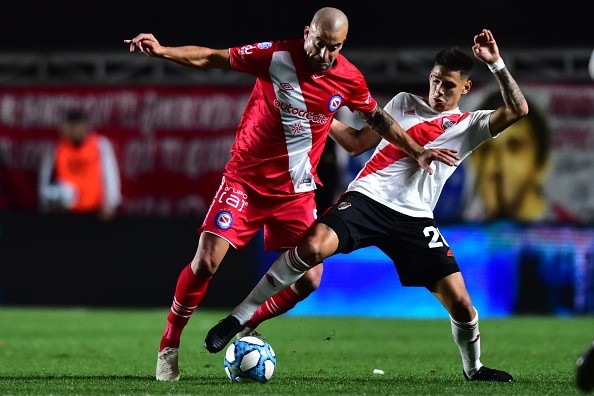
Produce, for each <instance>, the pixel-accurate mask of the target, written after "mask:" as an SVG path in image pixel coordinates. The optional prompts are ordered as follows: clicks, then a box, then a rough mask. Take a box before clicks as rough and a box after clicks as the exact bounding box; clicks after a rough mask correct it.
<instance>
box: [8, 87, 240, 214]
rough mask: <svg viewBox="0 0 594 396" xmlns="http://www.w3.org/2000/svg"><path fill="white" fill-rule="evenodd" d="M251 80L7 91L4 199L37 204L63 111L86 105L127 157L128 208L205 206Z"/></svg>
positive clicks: (187, 210) (170, 210)
mask: <svg viewBox="0 0 594 396" xmlns="http://www.w3.org/2000/svg"><path fill="white" fill-rule="evenodd" d="M250 92H251V89H250V87H150V88H149V87H74V88H73V87H40V88H37V87H35V88H8V89H2V91H0V207H5V208H6V207H8V208H13V209H17V210H36V209H37V173H38V169H39V166H40V160H41V158H42V156H43V154H44V152H45V151H46V150H48V149H51V147H52V146H53V145H54V144H55V143H56V142H57V140H58V138H59V126H60V123H61V121H62V117H63V113H64V111H65V110H66V109H68V108H71V107H78V108H82V109H84V110H86V111H87V112H88V113H89V115H90V124H91V126H92V127H93V129H94V130H96V131H97V132H99V133H101V134H104V135H106V136H107V137H109V138H110V139H111V141H112V143H113V145H114V149H115V151H116V156H117V159H118V161H119V166H120V174H121V179H122V194H123V204H122V206H121V208H120V212H121V213H125V214H141V215H145V214H147V215H148V214H157V215H164V216H169V215H188V214H203V213H204V212H205V211H206V210H207V209H208V206H209V204H210V201H211V199H212V197H213V196H214V193H215V192H216V189H217V188H218V186H219V184H220V179H221V175H222V171H223V168H224V166H225V163H226V162H227V161H228V159H229V158H230V153H229V149H230V148H231V145H232V143H233V140H234V138H235V128H236V126H237V124H238V122H239V119H240V116H241V113H242V111H243V109H244V107H245V103H246V102H247V100H248V97H249V95H250Z"/></svg>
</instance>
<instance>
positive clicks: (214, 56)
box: [124, 33, 231, 69]
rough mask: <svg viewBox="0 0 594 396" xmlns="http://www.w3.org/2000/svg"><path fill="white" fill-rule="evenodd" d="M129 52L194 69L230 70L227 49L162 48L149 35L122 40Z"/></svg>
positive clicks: (144, 34) (152, 36) (187, 46)
mask: <svg viewBox="0 0 594 396" xmlns="http://www.w3.org/2000/svg"><path fill="white" fill-rule="evenodd" d="M124 44H128V45H129V46H130V52H134V51H139V52H141V53H143V54H145V55H147V56H152V57H156V58H162V59H166V60H169V61H172V62H175V63H178V64H180V65H182V66H187V67H191V68H195V69H212V68H217V69H230V68H231V63H230V61H229V59H230V57H229V50H228V49H213V48H208V47H200V46H197V45H185V46H180V47H166V46H162V45H161V44H160V43H159V41H158V40H157V38H156V37H155V36H154V35H152V34H151V33H141V34H139V35H138V36H136V37H135V38H133V39H129V40H124Z"/></svg>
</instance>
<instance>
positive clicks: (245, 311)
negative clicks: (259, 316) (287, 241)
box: [231, 248, 311, 324]
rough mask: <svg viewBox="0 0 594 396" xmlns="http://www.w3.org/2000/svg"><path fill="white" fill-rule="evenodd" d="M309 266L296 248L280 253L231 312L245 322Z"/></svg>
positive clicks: (301, 274)
mask: <svg viewBox="0 0 594 396" xmlns="http://www.w3.org/2000/svg"><path fill="white" fill-rule="evenodd" d="M309 268H311V267H310V266H309V265H308V264H307V263H305V262H304V261H303V260H301V258H299V255H298V254H297V248H295V249H291V250H288V251H286V252H284V253H283V254H281V255H280V256H279V257H278V258H277V259H276V260H274V263H272V265H271V266H270V269H269V270H268V272H267V273H266V274H265V275H264V276H263V277H262V279H260V281H259V282H258V284H257V285H256V286H255V287H254V288H253V289H252V291H251V292H250V294H248V296H247V297H246V298H245V300H243V301H242V302H241V303H240V304H239V305H238V306H236V307H235V309H234V310H233V312H232V313H231V314H232V315H233V316H235V317H236V318H237V319H239V322H240V323H242V324H243V323H246V322H247V321H248V320H250V318H251V317H252V315H253V314H254V312H256V310H257V309H258V307H259V306H260V305H261V304H262V303H263V302H264V301H266V300H268V299H269V298H270V297H272V296H273V295H275V294H276V293H278V292H279V291H281V290H283V289H284V288H285V287H287V286H289V285H291V284H293V283H295V282H296V281H297V280H298V279H299V278H301V276H303V274H304V273H305V271H307V270H308V269H309Z"/></svg>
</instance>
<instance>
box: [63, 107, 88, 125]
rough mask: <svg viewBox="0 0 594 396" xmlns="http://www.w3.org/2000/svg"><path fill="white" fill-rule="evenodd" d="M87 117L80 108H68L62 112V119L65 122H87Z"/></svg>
mask: <svg viewBox="0 0 594 396" xmlns="http://www.w3.org/2000/svg"><path fill="white" fill-rule="evenodd" d="M88 119H89V117H88V116H87V113H85V112H84V111H83V110H81V109H68V110H66V112H65V113H64V120H65V121H66V122H87V121H88Z"/></svg>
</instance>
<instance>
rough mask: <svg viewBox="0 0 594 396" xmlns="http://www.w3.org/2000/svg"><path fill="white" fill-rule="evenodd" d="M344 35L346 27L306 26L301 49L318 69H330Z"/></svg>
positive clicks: (341, 44)
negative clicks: (332, 28) (324, 27)
mask: <svg viewBox="0 0 594 396" xmlns="http://www.w3.org/2000/svg"><path fill="white" fill-rule="evenodd" d="M346 35H347V29H346V28H342V29H338V30H336V31H331V30H328V29H321V28H319V27H318V26H316V25H311V26H307V27H306V28H305V32H304V38H305V44H304V46H303V49H304V50H305V55H306V56H307V58H308V60H309V63H310V64H311V66H312V67H313V68H314V69H316V70H320V71H324V70H328V69H330V68H331V67H332V66H333V65H334V62H335V61H336V58H337V57H338V54H339V53H340V50H341V49H342V46H343V45H344V42H345V40H346Z"/></svg>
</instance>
